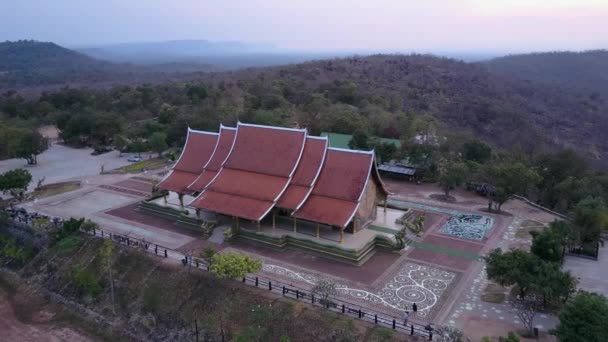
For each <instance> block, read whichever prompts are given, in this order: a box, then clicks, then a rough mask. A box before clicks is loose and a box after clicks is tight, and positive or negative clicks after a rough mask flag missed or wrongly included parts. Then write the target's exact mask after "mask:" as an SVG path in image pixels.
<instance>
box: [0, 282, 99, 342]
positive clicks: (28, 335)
mask: <svg viewBox="0 0 608 342" xmlns="http://www.w3.org/2000/svg"><path fill="white" fill-rule="evenodd" d="M33 316H34V317H33V320H34V322H32V323H24V322H21V321H20V320H19V319H17V317H16V316H15V311H14V309H13V306H12V305H11V302H10V300H9V299H8V296H7V294H6V292H4V290H2V289H0V332H1V334H0V341H19V342H22V341H24V342H30V341H41V342H42V341H44V342H55V341H57V342H59V341H93V340H92V339H91V338H89V337H88V336H85V335H82V334H81V333H79V332H78V331H76V330H74V329H71V328H69V327H58V326H55V325H54V324H52V323H46V322H48V321H49V320H50V319H52V317H53V316H54V314H53V313H50V312H45V311H40V312H36V313H35V314H34V315H33Z"/></svg>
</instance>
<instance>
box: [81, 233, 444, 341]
mask: <svg viewBox="0 0 608 342" xmlns="http://www.w3.org/2000/svg"><path fill="white" fill-rule="evenodd" d="M83 232H84V233H87V234H91V235H93V236H95V237H99V238H105V239H110V240H111V241H113V242H115V243H118V244H121V245H126V246H128V247H131V248H138V249H141V250H143V251H145V252H147V253H151V254H154V255H157V256H159V257H164V258H173V259H177V260H180V261H181V262H182V264H183V265H184V266H187V267H195V268H197V269H200V270H202V271H209V265H208V263H207V262H206V261H205V260H204V259H202V258H198V257H194V256H191V255H185V254H183V253H181V252H179V251H176V250H173V249H171V248H168V247H165V246H162V245H158V244H155V243H151V242H149V241H146V240H141V239H137V238H134V237H130V236H126V235H121V234H116V233H110V232H106V231H104V230H103V229H100V228H97V229H94V230H91V231H83ZM237 280H238V279H237ZM241 281H242V282H243V284H247V285H251V286H255V287H257V288H260V289H264V290H267V291H269V292H273V293H276V294H280V295H282V296H283V297H287V298H292V299H295V300H298V301H301V302H306V303H309V304H310V305H313V306H317V307H323V308H325V309H326V310H329V311H331V312H334V313H337V314H341V315H345V316H348V317H351V318H354V319H359V320H361V321H365V322H368V323H371V324H375V325H377V326H381V327H385V328H388V329H391V330H394V331H398V332H400V333H403V334H408V335H412V336H418V337H422V338H425V339H428V340H429V341H432V340H433V333H434V329H435V328H434V327H433V326H432V325H431V324H428V325H423V324H419V323H415V322H411V320H408V322H407V323H405V322H404V320H403V318H399V317H396V316H391V315H387V314H385V313H381V312H378V311H376V310H373V309H371V308H367V307H364V306H362V305H359V304H354V303H350V302H348V301H344V300H341V299H338V298H335V297H329V298H322V297H319V296H315V294H314V293H312V292H311V291H310V290H306V289H302V288H299V287H297V286H293V285H288V284H285V283H283V282H280V281H277V280H272V279H270V278H265V277H260V276H256V275H247V276H246V277H244V278H242V279H241Z"/></svg>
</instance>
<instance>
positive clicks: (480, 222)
mask: <svg viewBox="0 0 608 342" xmlns="http://www.w3.org/2000/svg"><path fill="white" fill-rule="evenodd" d="M493 226H494V219H493V218H492V217H488V216H483V215H477V214H459V215H456V216H452V217H450V218H449V219H448V222H446V223H445V224H444V225H443V227H441V233H442V234H446V235H452V236H455V237H459V238H461V239H468V240H482V239H483V238H484V237H485V236H486V232H487V231H488V230H490V229H492V227H493Z"/></svg>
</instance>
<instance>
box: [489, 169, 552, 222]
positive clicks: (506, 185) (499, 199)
mask: <svg viewBox="0 0 608 342" xmlns="http://www.w3.org/2000/svg"><path fill="white" fill-rule="evenodd" d="M486 176H487V177H488V179H489V182H490V183H491V184H492V185H493V186H494V187H495V188H496V190H495V191H494V193H493V194H490V198H491V199H492V201H493V202H494V203H495V205H494V208H495V209H496V210H497V211H500V209H501V207H502V205H503V204H504V203H505V202H506V201H508V200H509V198H511V196H512V195H515V194H522V195H523V194H525V193H526V191H527V190H528V188H529V187H531V186H532V185H535V184H537V183H538V182H539V181H540V180H541V178H540V176H539V175H538V173H536V172H535V171H534V170H532V169H530V168H528V167H527V166H525V165H524V164H522V163H519V162H515V163H508V162H504V163H502V164H498V165H490V166H488V167H487V168H486Z"/></svg>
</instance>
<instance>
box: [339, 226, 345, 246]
mask: <svg viewBox="0 0 608 342" xmlns="http://www.w3.org/2000/svg"><path fill="white" fill-rule="evenodd" d="M342 241H344V227H340V243H342Z"/></svg>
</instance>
